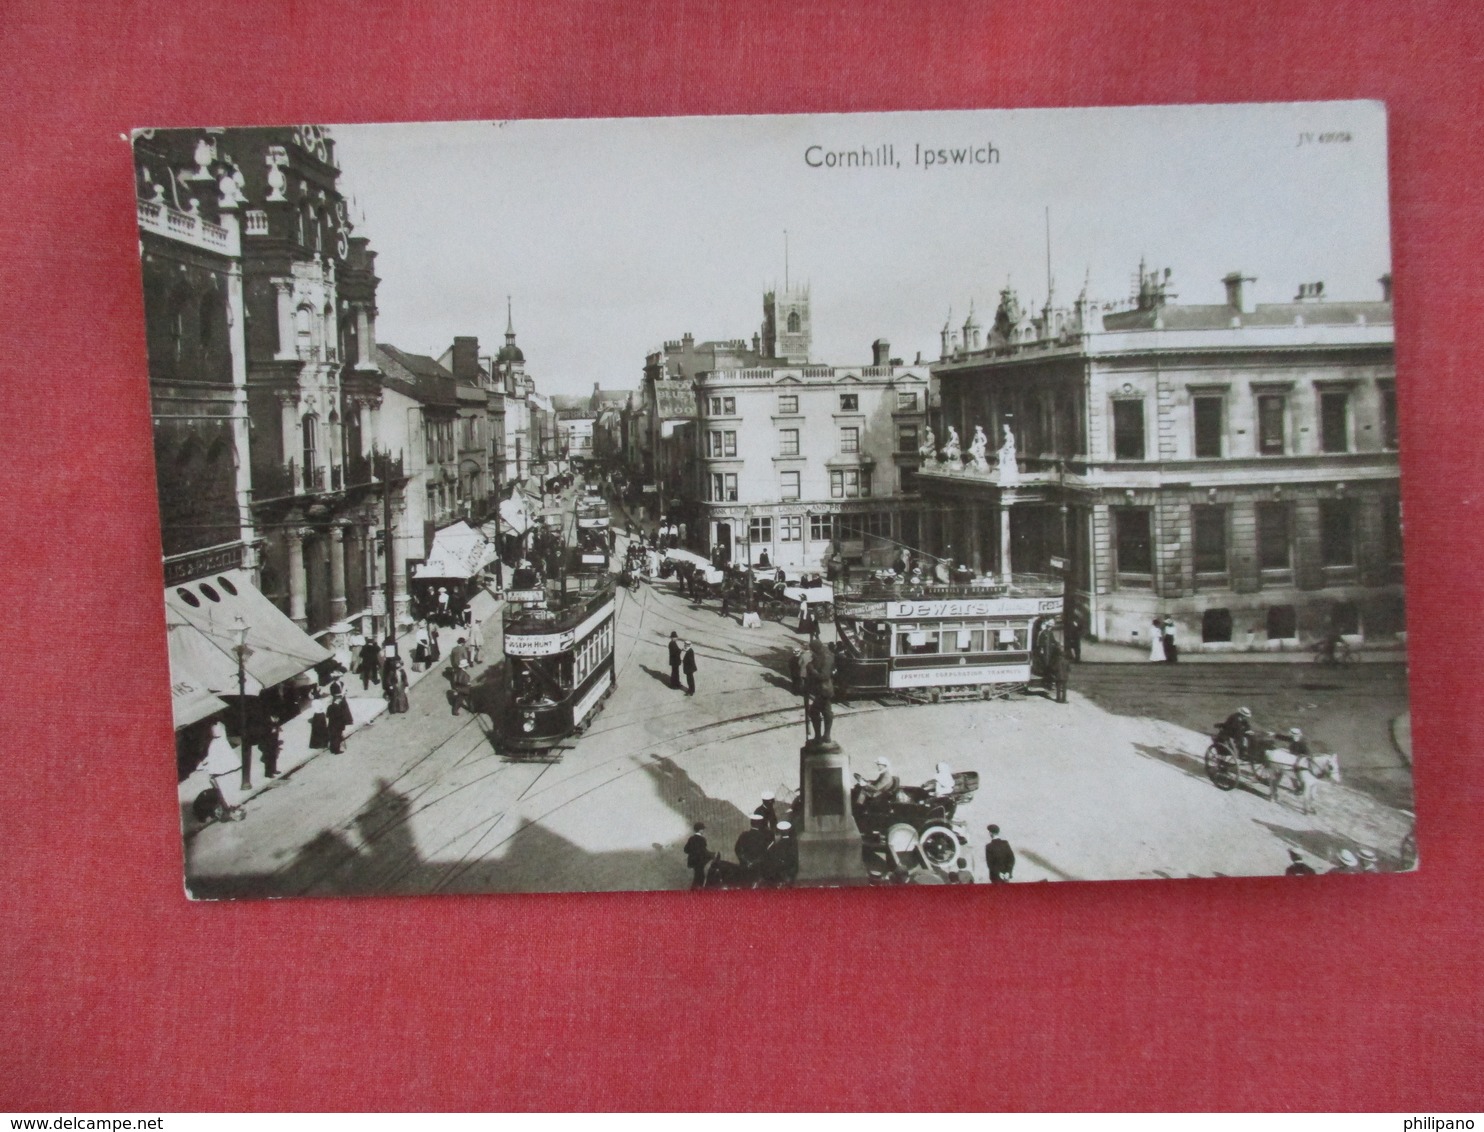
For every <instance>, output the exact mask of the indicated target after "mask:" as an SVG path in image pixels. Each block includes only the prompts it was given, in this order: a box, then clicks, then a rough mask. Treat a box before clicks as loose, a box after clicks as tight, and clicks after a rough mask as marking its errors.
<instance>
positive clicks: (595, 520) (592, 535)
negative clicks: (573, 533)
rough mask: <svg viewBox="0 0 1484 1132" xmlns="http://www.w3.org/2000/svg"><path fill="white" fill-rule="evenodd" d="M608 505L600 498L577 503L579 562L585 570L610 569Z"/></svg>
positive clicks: (584, 499)
mask: <svg viewBox="0 0 1484 1132" xmlns="http://www.w3.org/2000/svg"><path fill="white" fill-rule="evenodd" d="M608 527H609V519H608V504H607V503H606V502H604V501H603V499H602V498H601V497H600V496H596V495H588V496H584V497H583V498H582V499H580V500H578V501H577V561H578V563H579V564H580V568H581V569H583V570H593V569H598V570H606V569H608V539H609V532H608Z"/></svg>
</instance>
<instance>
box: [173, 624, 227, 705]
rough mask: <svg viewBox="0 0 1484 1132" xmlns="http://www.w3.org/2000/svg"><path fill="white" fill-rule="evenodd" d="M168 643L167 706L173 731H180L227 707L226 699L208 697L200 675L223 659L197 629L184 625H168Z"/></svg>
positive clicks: (209, 694) (207, 691) (208, 693)
mask: <svg viewBox="0 0 1484 1132" xmlns="http://www.w3.org/2000/svg"><path fill="white" fill-rule="evenodd" d="M169 640H170V706H171V709H172V712H173V714H174V716H175V730H177V731H179V730H180V729H181V728H182V727H188V726H190V725H191V724H192V723H197V722H199V721H200V720H203V719H205V718H206V717H207V716H211V715H215V714H216V713H217V712H219V711H221V710H222V708H224V707H226V706H227V704H226V701H225V700H223V699H221V698H220V697H219V696H214V695H212V694H211V691H210V690H209V689H208V688H207V687H206V684H205V682H204V681H203V677H202V675H201V674H202V673H205V672H209V671H211V670H212V669H213V667H214V666H215V665H216V664H217V662H218V661H220V660H222V659H224V658H223V657H222V655H221V653H219V652H217V650H216V649H215V648H213V647H212V645H211V643H210V642H209V641H207V639H206V638H205V637H203V636H202V635H201V633H200V632H199V631H198V630H196V629H193V628H191V627H190V626H189V625H186V624H184V623H177V624H172V625H171V626H170V632H169ZM233 677H234V679H235V677H236V673H235V672H234V673H233Z"/></svg>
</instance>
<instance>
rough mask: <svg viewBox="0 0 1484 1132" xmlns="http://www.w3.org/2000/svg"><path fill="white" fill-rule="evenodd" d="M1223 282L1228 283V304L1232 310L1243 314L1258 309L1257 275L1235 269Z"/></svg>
mask: <svg viewBox="0 0 1484 1132" xmlns="http://www.w3.org/2000/svg"><path fill="white" fill-rule="evenodd" d="M1221 282H1222V283H1223V284H1225V285H1226V305H1227V306H1229V307H1231V308H1232V310H1236V311H1241V312H1242V313H1243V314H1251V313H1252V312H1253V311H1255V310H1257V279H1256V277H1255V276H1252V275H1243V274H1242V273H1241V272H1240V271H1233V272H1232V273H1231V274H1230V275H1228V276H1227V277H1226V278H1225V279H1223V280H1222V281H1221Z"/></svg>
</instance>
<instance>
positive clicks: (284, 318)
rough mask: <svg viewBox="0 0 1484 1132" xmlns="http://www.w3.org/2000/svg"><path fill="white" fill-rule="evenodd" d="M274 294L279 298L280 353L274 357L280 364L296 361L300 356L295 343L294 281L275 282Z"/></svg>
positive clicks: (276, 280) (282, 280)
mask: <svg viewBox="0 0 1484 1132" xmlns="http://www.w3.org/2000/svg"><path fill="white" fill-rule="evenodd" d="M273 292H274V294H275V295H276V296H277V298H278V353H276V354H274V355H273V357H274V360H275V361H280V362H289V361H294V360H295V359H297V358H298V356H299V355H298V353H297V350H296V344H295V341H294V281H293V280H292V279H275V280H273Z"/></svg>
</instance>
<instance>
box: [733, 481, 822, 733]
mask: <svg viewBox="0 0 1484 1132" xmlns="http://www.w3.org/2000/svg"><path fill="white" fill-rule="evenodd" d="M742 521H743V522H744V523H746V524H747V543H746V546H747V607H746V609H745V610H744V612H747V613H751V612H752V504H750V503H749V504H748V505H747V507H746V509H745V511H744V514H743V518H742ZM806 702H807V701H806ZM805 727H806V728H807V727H808V724H805Z"/></svg>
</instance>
